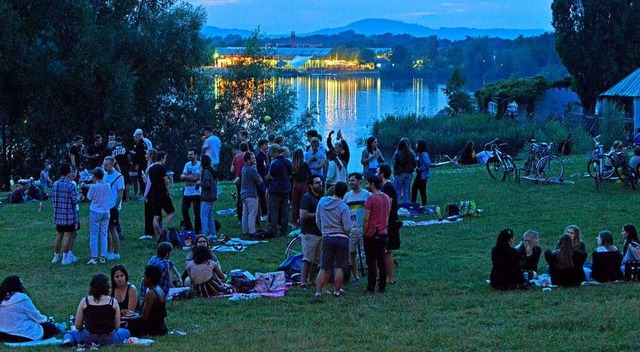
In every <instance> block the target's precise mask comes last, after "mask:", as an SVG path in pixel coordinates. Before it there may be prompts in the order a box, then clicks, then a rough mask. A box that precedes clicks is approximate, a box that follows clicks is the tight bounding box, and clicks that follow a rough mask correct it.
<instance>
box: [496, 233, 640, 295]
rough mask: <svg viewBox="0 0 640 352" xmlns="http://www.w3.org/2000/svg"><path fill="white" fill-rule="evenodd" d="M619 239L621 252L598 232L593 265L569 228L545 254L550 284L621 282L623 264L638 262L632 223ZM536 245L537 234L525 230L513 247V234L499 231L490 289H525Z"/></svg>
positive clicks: (534, 269)
mask: <svg viewBox="0 0 640 352" xmlns="http://www.w3.org/2000/svg"><path fill="white" fill-rule="evenodd" d="M621 236H622V240H623V241H624V246H623V248H622V252H620V250H619V249H618V247H616V246H615V245H614V239H613V234H612V233H611V231H601V232H600V233H599V234H598V236H597V238H596V242H597V246H596V248H595V249H594V251H593V253H592V254H591V260H592V261H591V262H586V260H587V257H588V255H587V252H586V246H585V244H584V242H583V241H582V240H581V231H580V228H579V227H578V226H576V225H570V226H568V227H567V228H566V229H565V230H564V233H563V234H562V236H560V238H559V240H558V244H557V246H556V247H555V249H547V250H546V251H545V252H544V257H545V259H546V261H547V264H548V268H547V271H548V273H549V275H550V277H551V284H553V285H556V286H561V287H570V286H579V285H580V284H581V283H582V282H584V281H586V280H588V279H591V280H595V281H598V282H609V281H616V280H622V278H623V273H624V270H625V263H627V262H630V261H637V260H639V259H640V240H639V239H638V231H637V229H636V227H635V225H633V224H631V223H628V224H625V225H624V226H623V227H622V229H621ZM538 241H539V235H538V233H537V232H536V231H533V230H528V231H527V232H525V233H524V235H523V236H522V241H521V242H520V243H519V244H518V245H517V246H516V247H513V244H514V232H513V230H511V229H508V228H507V229H504V230H502V231H500V233H499V234H498V238H497V240H496V245H495V247H493V249H492V251H491V262H492V268H491V276H490V283H491V286H493V287H494V288H496V289H499V290H513V289H526V288H527V287H528V285H529V283H530V281H531V280H535V279H537V278H538V272H539V271H538V265H539V261H540V256H541V254H542V249H541V247H540V246H539V244H538Z"/></svg>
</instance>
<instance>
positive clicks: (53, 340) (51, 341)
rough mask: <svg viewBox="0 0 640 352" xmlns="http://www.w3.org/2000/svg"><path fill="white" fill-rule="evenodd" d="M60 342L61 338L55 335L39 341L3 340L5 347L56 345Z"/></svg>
mask: <svg viewBox="0 0 640 352" xmlns="http://www.w3.org/2000/svg"><path fill="white" fill-rule="evenodd" d="M61 344H62V340H60V339H57V338H55V337H52V338H48V339H46V340H39V341H27V342H5V343H4V345H5V346H7V347H37V346H53V345H55V346H58V345H61Z"/></svg>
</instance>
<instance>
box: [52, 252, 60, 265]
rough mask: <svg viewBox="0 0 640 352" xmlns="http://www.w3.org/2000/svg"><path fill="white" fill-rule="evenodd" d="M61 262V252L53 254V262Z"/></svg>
mask: <svg viewBox="0 0 640 352" xmlns="http://www.w3.org/2000/svg"><path fill="white" fill-rule="evenodd" d="M57 263H60V254H57V253H56V254H54V255H53V260H51V264H57Z"/></svg>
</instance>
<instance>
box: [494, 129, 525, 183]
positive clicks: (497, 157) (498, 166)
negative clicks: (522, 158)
mask: <svg viewBox="0 0 640 352" xmlns="http://www.w3.org/2000/svg"><path fill="white" fill-rule="evenodd" d="M487 145H489V146H490V147H491V151H492V152H493V156H492V157H491V158H489V160H487V172H489V176H491V178H492V179H494V180H497V179H498V177H499V176H500V173H502V177H501V178H500V179H501V180H502V181H504V180H506V179H507V178H509V179H510V180H513V181H515V182H517V183H520V169H518V167H517V166H516V164H515V162H514V161H513V157H512V156H511V155H509V154H507V153H505V152H503V151H501V148H506V146H507V143H500V140H499V139H497V138H496V139H494V140H493V141H491V142H489V143H487Z"/></svg>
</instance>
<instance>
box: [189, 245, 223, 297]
mask: <svg viewBox="0 0 640 352" xmlns="http://www.w3.org/2000/svg"><path fill="white" fill-rule="evenodd" d="M198 247H207V248H211V246H210V244H209V240H208V239H207V236H205V235H198V236H196V239H195V240H194V241H193V244H192V245H191V249H190V250H189V253H187V257H186V258H185V260H186V263H185V266H186V265H189V262H190V261H192V260H193V258H194V256H195V253H196V249H197V248H198ZM211 257H212V258H213V260H214V261H215V262H216V263H218V266H220V261H218V257H216V254H215V253H213V251H211ZM220 270H222V269H220ZM185 286H186V284H185Z"/></svg>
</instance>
